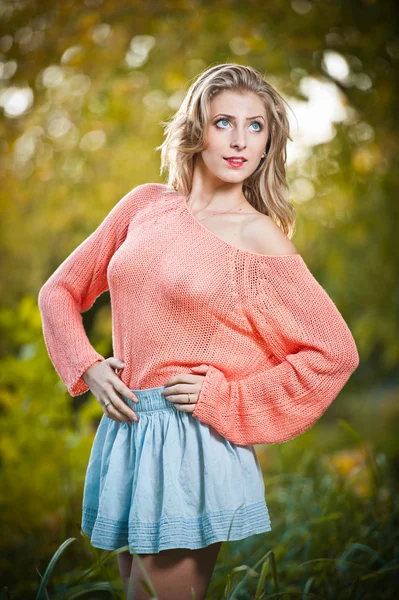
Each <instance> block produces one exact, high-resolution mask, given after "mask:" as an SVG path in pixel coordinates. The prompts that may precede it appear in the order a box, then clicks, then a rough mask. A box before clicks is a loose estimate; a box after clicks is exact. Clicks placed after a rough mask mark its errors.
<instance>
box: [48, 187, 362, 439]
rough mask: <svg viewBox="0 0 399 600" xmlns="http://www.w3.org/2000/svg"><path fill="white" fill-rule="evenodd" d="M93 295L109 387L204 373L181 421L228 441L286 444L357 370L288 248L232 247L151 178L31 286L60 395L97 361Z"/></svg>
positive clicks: (317, 290)
mask: <svg viewBox="0 0 399 600" xmlns="http://www.w3.org/2000/svg"><path fill="white" fill-rule="evenodd" d="M107 289H109V291H110V298H111V309H112V342H113V356H115V357H117V358H118V359H120V360H122V361H124V363H125V367H124V369H123V370H122V372H121V379H122V381H123V382H124V383H125V384H126V385H127V386H128V387H129V388H130V389H144V388H148V387H159V386H162V385H164V384H165V383H166V381H167V380H168V379H169V378H170V377H172V376H173V375H177V374H179V373H192V371H191V367H192V366H194V365H200V364H203V363H204V364H208V365H210V368H209V369H208V372H207V374H206V376H205V379H204V381H203V385H202V388H201V393H200V395H199V399H198V402H197V404H196V407H195V410H194V412H193V413H189V414H191V416H193V417H195V418H197V419H199V420H200V421H202V422H203V423H206V424H208V425H210V426H212V427H213V428H214V429H215V430H216V431H218V432H219V433H220V434H221V435H223V436H224V437H225V438H227V439H228V440H229V441H231V442H233V443H236V444H241V445H247V444H263V443H269V444H273V443H278V442H285V441H287V440H290V439H292V438H294V437H296V436H298V435H299V434H301V433H302V432H304V431H305V430H307V429H308V428H310V427H311V426H312V425H313V424H314V423H315V422H316V421H317V420H318V419H319V418H320V417H321V416H322V414H323V413H324V412H325V411H326V409H327V408H328V407H329V405H330V404H331V403H332V402H333V400H334V399H335V398H336V397H337V395H338V393H339V392H340V390H341V389H342V388H343V386H344V385H345V383H346V382H347V380H348V379H349V377H350V376H351V374H352V373H353V371H355V369H356V368H357V366H358V364H359V355H358V351H357V348H356V344H355V341H354V339H353V337H352V334H351V332H350V330H349V328H348V326H347V324H346V322H345V321H344V319H343V317H342V316H341V314H340V312H339V311H338V309H337V307H336V306H335V304H334V302H333V301H332V300H331V298H330V297H329V296H328V294H327V292H326V291H325V290H324V288H323V287H322V286H321V285H320V284H319V283H318V281H317V280H316V279H315V278H314V277H313V275H312V273H311V272H310V270H309V269H308V267H307V266H306V264H305V262H304V260H303V258H302V257H301V255H300V254H289V255H263V254H257V253H254V252H250V251H247V250H240V249H238V248H236V247H234V246H232V245H231V244H229V243H228V242H226V241H224V240H222V239H221V238H219V237H218V236H216V235H215V234H214V233H212V232H211V231H210V230H208V229H206V228H205V227H204V226H203V225H201V224H200V223H199V222H198V221H197V220H196V219H195V217H194V216H193V215H192V214H191V212H190V211H189V208H188V206H187V204H186V200H185V197H184V196H182V195H180V194H178V193H177V192H176V191H174V190H173V189H171V188H170V187H168V186H166V185H163V184H159V183H148V184H142V185H138V186H136V187H135V188H133V189H132V190H131V191H130V192H128V193H127V194H126V195H125V196H124V197H123V198H122V199H121V200H120V201H119V202H118V203H117V204H116V205H115V206H114V208H113V209H112V210H111V211H110V213H109V214H108V215H107V216H106V217H105V219H104V220H103V222H102V223H101V224H100V225H99V226H98V228H97V229H96V230H95V231H94V232H93V233H92V234H91V235H90V236H89V237H88V238H87V239H86V240H84V241H83V242H82V243H81V244H80V245H79V246H78V247H77V248H76V249H75V250H74V251H73V252H72V253H71V254H70V255H69V256H68V257H67V258H66V259H65V260H64V262H63V263H62V264H61V265H60V266H59V267H58V268H57V269H56V271H55V272H54V273H53V274H52V275H51V277H50V278H49V279H48V280H47V281H46V283H45V284H44V285H43V287H42V288H41V289H40V292H39V297H38V303H39V308H40V312H41V316H42V323H43V334H44V340H45V343H46V347H47V350H48V353H49V356H50V359H51V361H52V363H53V365H54V367H55V369H56V371H57V373H58V374H59V376H60V378H61V379H62V380H63V381H64V383H65V385H66V386H67V389H68V391H69V393H70V394H71V395H72V396H78V395H79V394H82V393H84V392H85V391H87V389H88V387H87V385H86V384H85V382H84V381H83V379H82V377H81V376H82V374H83V373H84V372H85V371H86V370H87V369H88V368H89V367H90V366H91V365H92V364H94V363H95V362H96V361H98V360H104V357H103V356H101V354H99V353H98V352H96V350H95V349H94V348H93V346H92V345H91V344H90V341H89V339H88V337H87V334H86V332H85V329H84V327H83V323H82V317H81V313H83V312H85V311H87V310H88V309H89V308H90V307H91V306H92V305H93V303H94V302H95V300H96V298H98V296H100V294H102V293H103V292H105V291H106V290H107ZM132 427H134V423H133V424H132Z"/></svg>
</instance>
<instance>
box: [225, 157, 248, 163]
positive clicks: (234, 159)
mask: <svg viewBox="0 0 399 600" xmlns="http://www.w3.org/2000/svg"><path fill="white" fill-rule="evenodd" d="M223 158H224V160H228V161H229V162H247V159H246V158H244V157H242V156H227V157H223Z"/></svg>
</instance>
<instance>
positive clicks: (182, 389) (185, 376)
mask: <svg viewBox="0 0 399 600" xmlns="http://www.w3.org/2000/svg"><path fill="white" fill-rule="evenodd" d="M208 369H209V365H199V366H198V367H191V370H192V371H198V372H199V373H203V375H190V374H189V373H180V374H178V375H175V376H174V377H171V378H170V379H169V380H168V381H167V382H166V383H165V386H164V387H165V389H164V390H163V392H162V393H163V395H164V396H165V398H166V400H169V401H170V402H174V403H175V407H176V408H177V409H178V410H181V411H183V412H188V413H192V412H194V409H195V406H196V404H197V402H198V397H199V395H200V392H201V388H202V384H203V382H204V379H205V375H206V373H207V371H208ZM188 394H190V403H188Z"/></svg>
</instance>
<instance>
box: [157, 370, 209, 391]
mask: <svg viewBox="0 0 399 600" xmlns="http://www.w3.org/2000/svg"><path fill="white" fill-rule="evenodd" d="M202 379H203V377H202V376H201V375H191V373H179V374H178V375H174V376H173V377H171V378H170V379H168V381H167V382H166V383H165V384H164V387H165V388H166V387H167V388H170V387H173V386H175V385H178V384H182V383H183V384H189V385H190V384H193V383H197V381H199V380H202Z"/></svg>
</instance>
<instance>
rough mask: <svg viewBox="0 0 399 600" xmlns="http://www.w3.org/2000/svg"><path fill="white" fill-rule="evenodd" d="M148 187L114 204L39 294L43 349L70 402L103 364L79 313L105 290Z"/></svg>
mask: <svg viewBox="0 0 399 600" xmlns="http://www.w3.org/2000/svg"><path fill="white" fill-rule="evenodd" d="M150 185H151V184H142V185H139V186H136V187H135V188H133V189H132V190H131V191H130V192H128V193H127V194H126V195H125V196H124V197H123V198H122V199H121V200H119V202H118V203H117V204H116V205H115V206H114V207H113V209H112V210H111V211H110V212H109V214H108V215H107V216H106V217H105V219H104V220H103V221H102V223H101V224H100V225H99V226H98V227H97V229H96V230H95V231H94V232H93V233H92V234H91V235H90V236H89V237H88V238H86V239H85V240H84V241H83V242H82V243H81V244H80V245H79V246H78V247H77V248H76V249H75V250H74V251H73V252H72V253H71V254H70V255H69V256H68V257H67V258H66V259H65V260H64V262H63V263H62V264H61V265H60V266H59V267H58V268H57V269H56V271H54V273H53V274H52V275H51V277H50V278H49V279H48V280H47V281H46V282H45V284H44V285H43V286H42V287H41V289H40V291H39V295H38V306H39V310H40V313H41V318H42V328H43V337H44V341H45V344H46V348H47V351H48V354H49V357H50V359H51V361H52V363H53V365H54V368H55V370H56V371H57V373H58V375H59V376H60V378H61V379H62V380H63V381H64V383H65V385H66V386H67V389H68V391H69V393H70V394H71V396H78V395H80V394H83V393H84V392H86V391H87V390H88V386H87V384H86V383H85V381H84V380H83V379H82V375H83V373H84V372H85V371H86V370H87V369H88V368H89V367H90V366H91V365H93V364H94V363H95V362H97V361H102V360H105V359H104V357H103V356H102V355H101V354H99V353H98V352H97V351H96V350H95V349H94V348H93V346H92V345H91V344H90V342H89V339H88V337H87V335H86V332H85V329H84V326H83V321H82V317H81V313H83V312H85V311H87V310H88V309H89V308H90V307H91V306H92V305H93V304H94V302H95V300H96V298H98V296H100V295H101V294H102V293H103V292H105V291H106V290H107V289H108V281H107V268H108V264H109V261H110V259H111V257H112V256H113V254H114V253H115V252H116V250H117V249H118V248H119V246H121V244H122V243H123V241H124V240H125V238H126V235H127V231H128V226H129V223H130V221H131V219H132V217H133V216H134V214H135V213H136V212H137V210H138V209H139V208H140V206H141V205H144V203H145V200H146V198H148V196H149V191H150V190H149V189H148V188H149V186H150Z"/></svg>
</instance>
